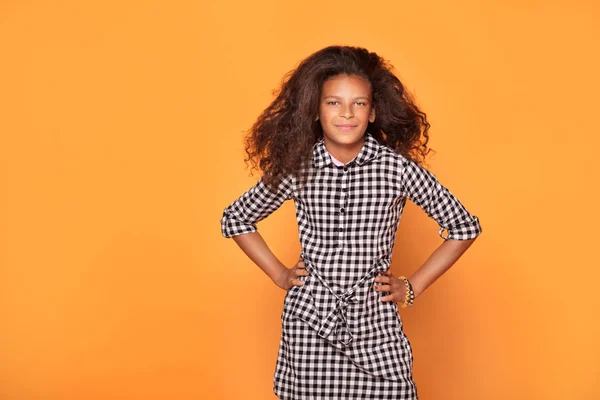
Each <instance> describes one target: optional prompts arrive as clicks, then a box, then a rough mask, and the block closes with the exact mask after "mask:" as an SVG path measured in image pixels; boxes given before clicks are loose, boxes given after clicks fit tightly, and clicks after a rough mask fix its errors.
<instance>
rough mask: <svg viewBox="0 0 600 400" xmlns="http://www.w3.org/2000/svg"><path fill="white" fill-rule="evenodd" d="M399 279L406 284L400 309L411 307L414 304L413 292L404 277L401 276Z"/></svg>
mask: <svg viewBox="0 0 600 400" xmlns="http://www.w3.org/2000/svg"><path fill="white" fill-rule="evenodd" d="M400 279H402V280H403V281H404V283H405V284H406V297H405V298H404V303H403V304H402V308H406V306H412V305H413V303H414V302H415V292H414V291H413V288H412V285H411V284H410V282H409V281H408V279H407V278H406V277H405V276H401V277H400Z"/></svg>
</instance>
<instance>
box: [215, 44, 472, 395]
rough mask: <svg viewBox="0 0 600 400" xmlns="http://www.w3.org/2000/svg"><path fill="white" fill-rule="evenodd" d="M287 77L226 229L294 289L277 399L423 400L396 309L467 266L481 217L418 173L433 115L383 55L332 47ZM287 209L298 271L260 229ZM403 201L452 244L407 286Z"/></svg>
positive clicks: (251, 145) (263, 121)
mask: <svg viewBox="0 0 600 400" xmlns="http://www.w3.org/2000/svg"><path fill="white" fill-rule="evenodd" d="M286 77H287V79H284V82H283V84H282V86H281V88H280V90H279V92H278V93H277V96H276V98H275V100H274V101H273V103H272V104H271V105H270V106H269V107H267V109H266V110H265V111H264V112H263V113H262V115H261V116H260V117H259V118H258V120H257V121H256V123H255V124H254V125H253V126H252V128H251V130H250V132H249V135H248V137H247V142H246V151H247V154H248V158H247V159H246V161H248V160H249V161H251V162H252V165H253V166H254V168H258V169H261V170H262V171H263V174H262V176H261V178H260V179H259V181H258V182H257V183H256V185H254V186H253V187H251V188H250V189H249V190H248V191H246V192H245V193H244V194H243V195H241V196H240V197H239V198H238V199H236V200H235V201H234V202H233V203H231V204H230V205H229V206H228V207H226V208H225V210H224V212H223V217H222V219H221V230H222V234H223V236H224V237H227V238H229V237H233V238H234V240H235V241H236V243H237V244H238V245H239V246H240V248H241V249H242V250H243V251H244V252H245V253H246V254H247V255H248V257H249V258H250V259H251V260H252V261H253V262H255V263H256V264H257V265H258V266H259V267H260V268H261V269H262V270H263V271H264V272H265V273H266V274H267V275H268V276H269V277H270V278H271V279H272V280H273V282H274V283H275V284H276V285H277V286H279V287H280V288H282V289H284V290H286V291H287V293H286V296H285V300H284V306H283V312H282V315H281V321H282V335H281V341H280V346H279V354H278V357H277V363H276V367H275V374H274V386H273V390H274V392H275V394H276V395H277V396H278V397H279V398H280V399H284V400H286V399H322V398H326V399H417V388H416V385H415V382H414V380H413V376H412V367H413V356H412V349H411V345H410V342H409V340H408V338H407V337H406V335H405V334H404V331H403V326H402V319H401V318H400V316H399V314H398V304H397V303H398V302H399V303H401V304H402V307H407V306H411V305H412V304H413V302H414V300H415V299H417V298H418V297H419V295H420V294H421V293H423V291H424V290H425V289H426V288H427V287H428V286H429V285H431V284H432V283H433V282H434V281H435V280H436V279H437V278H439V277H440V276H441V275H442V274H443V273H444V272H445V271H446V270H448V268H450V267H451V266H452V265H453V264H454V263H455V262H456V261H457V260H458V258H459V257H460V256H461V255H462V254H463V253H464V252H465V251H466V250H467V248H469V246H471V244H472V243H473V240H474V239H475V238H476V237H477V236H478V235H479V234H480V233H481V231H482V230H481V225H480V223H479V219H478V218H477V217H476V216H474V215H472V214H470V213H469V212H468V211H467V209H466V208H465V207H464V206H463V205H462V204H461V203H460V202H459V201H458V200H457V198H456V197H455V196H454V195H453V194H452V193H451V192H450V191H449V190H448V189H447V188H446V187H445V186H443V185H442V184H440V183H439V182H438V180H437V179H436V176H435V175H434V174H433V173H431V172H430V171H428V170H427V169H425V168H424V167H422V166H421V165H420V164H421V163H422V161H423V159H424V157H425V156H426V155H427V154H428V152H429V151H430V149H428V148H427V141H428V139H429V137H428V133H427V131H428V129H429V123H428V122H427V119H426V114H425V113H423V112H421V111H420V110H419V109H418V108H417V107H416V106H415V104H414V102H413V100H412V97H411V96H410V95H409V93H407V92H406V91H405V89H404V86H403V84H402V83H401V82H400V80H399V79H398V78H397V77H396V76H395V75H394V74H393V72H392V66H391V65H390V64H389V63H387V62H386V61H385V60H383V59H382V58H381V57H380V56H378V55H377V54H375V53H372V52H369V51H367V50H366V49H363V48H357V47H348V46H331V47H327V48H324V49H322V50H320V51H317V52H316V53H314V54H312V55H311V56H309V57H308V58H306V59H305V60H304V61H302V62H301V63H300V65H299V66H298V68H297V69H296V70H295V71H292V72H291V73H289V74H288V75H287V76H286ZM289 199H293V200H294V203H295V205H296V216H297V222H298V231H299V237H300V244H301V248H302V252H301V254H300V261H299V262H298V263H297V264H296V265H294V266H293V267H292V268H287V267H286V266H285V265H283V264H282V263H281V262H280V261H279V260H278V259H277V258H276V257H275V255H274V254H273V253H272V252H271V251H270V250H269V248H268V246H267V244H266V243H265V242H264V240H263V238H262V237H261V235H260V234H259V233H258V231H257V228H256V223H257V222H259V221H261V220H262V219H264V218H266V217H267V216H269V215H270V214H271V213H273V212H274V211H275V210H277V209H278V208H279V207H280V206H281V205H282V203H283V202H284V201H286V200H289ZM407 199H410V200H411V201H412V202H414V203H415V204H417V205H418V206H419V207H421V208H422V209H423V210H424V211H425V212H426V213H427V215H428V216H429V217H431V218H433V219H435V221H436V222H437V223H438V224H439V226H440V230H439V235H440V236H441V237H442V238H443V239H444V242H443V243H442V244H441V245H440V246H439V248H438V249H436V251H435V252H434V253H433V254H432V255H431V257H429V258H428V259H427V261H426V262H425V263H424V264H423V265H422V266H421V267H420V268H419V269H418V270H417V271H416V272H415V273H414V274H413V275H412V276H411V277H410V278H408V279H407V278H406V277H404V276H400V277H397V276H394V275H393V274H391V273H390V272H389V267H390V263H391V256H392V250H393V247H394V239H395V234H396V231H397V227H398V223H399V222H400V217H401V215H402V210H403V209H404V205H405V204H406V200H407ZM444 230H447V232H448V234H447V236H443V232H444Z"/></svg>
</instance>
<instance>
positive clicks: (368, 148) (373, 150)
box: [313, 132, 380, 168]
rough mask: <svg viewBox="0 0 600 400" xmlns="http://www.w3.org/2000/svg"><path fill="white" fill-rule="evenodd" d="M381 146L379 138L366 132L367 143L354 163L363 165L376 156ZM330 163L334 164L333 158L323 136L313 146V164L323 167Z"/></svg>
mask: <svg viewBox="0 0 600 400" xmlns="http://www.w3.org/2000/svg"><path fill="white" fill-rule="evenodd" d="M379 146H380V145H379V142H378V141H377V139H375V138H374V137H373V135H371V134H370V133H368V132H366V133H365V143H364V144H363V147H362V149H361V150H360V152H359V153H358V155H357V156H356V157H355V158H354V160H353V161H352V163H356V164H358V165H363V164H365V163H367V162H368V161H370V160H371V159H373V158H375V156H376V155H377V153H378V152H379ZM330 164H333V160H332V159H331V157H330V155H329V153H328V152H327V149H326V148H325V140H324V139H323V138H321V139H320V140H319V141H318V142H317V143H315V145H314V148H313V165H314V167H315V168H323V167H325V166H327V165H330ZM334 165H335V164H334Z"/></svg>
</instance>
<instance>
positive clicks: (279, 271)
mask: <svg viewBox="0 0 600 400" xmlns="http://www.w3.org/2000/svg"><path fill="white" fill-rule="evenodd" d="M233 240H235V242H236V243H237V245H238V246H240V248H241V249H242V251H243V252H244V253H246V255H247V256H248V258H250V259H251V260H252V261H254V263H255V264H256V265H258V266H259V268H260V269H262V270H263V272H264V273H265V274H267V276H268V277H269V278H271V280H272V281H273V282H274V283H275V284H276V285H277V286H279V287H280V288H282V289H284V290H287V289H289V288H291V287H292V286H302V285H303V284H304V282H303V281H301V280H299V279H297V278H298V276H306V275H308V272H307V271H306V269H305V268H304V263H303V262H299V263H297V264H296V265H295V266H294V267H293V268H291V269H289V268H287V267H286V266H285V265H283V264H282V263H281V261H279V260H278V259H277V257H275V255H274V254H273V253H272V252H271V249H269V246H267V243H266V242H265V241H264V240H263V237H262V236H261V235H260V233H258V232H251V233H247V234H243V235H237V236H234V237H233Z"/></svg>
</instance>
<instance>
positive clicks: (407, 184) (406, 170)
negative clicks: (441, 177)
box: [401, 159, 482, 240]
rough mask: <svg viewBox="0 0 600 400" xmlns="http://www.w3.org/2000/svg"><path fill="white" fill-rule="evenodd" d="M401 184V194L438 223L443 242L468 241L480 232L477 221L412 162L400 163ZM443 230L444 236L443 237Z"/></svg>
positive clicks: (450, 193) (430, 173)
mask: <svg viewBox="0 0 600 400" xmlns="http://www.w3.org/2000/svg"><path fill="white" fill-rule="evenodd" d="M401 184H402V193H403V195H404V196H405V197H407V198H408V199H410V200H411V201H412V202H413V203H415V204H416V205H418V206H419V207H421V208H422V209H423V211H425V212H426V213H427V215H428V216H429V217H431V218H433V219H434V220H435V221H436V222H437V223H438V225H439V226H440V230H439V232H438V234H439V235H440V236H441V237H442V239H444V240H448V239H454V240H468V239H473V238H475V237H477V236H479V234H480V233H481V232H482V229H481V225H480V223H479V218H478V217H477V216H475V215H472V214H470V213H469V212H468V211H467V209H466V208H465V206H463V205H462V204H461V202H460V201H459V200H458V199H457V198H456V197H455V196H454V195H453V194H452V192H450V190H448V188H446V187H445V186H443V185H442V184H441V183H440V182H439V181H438V180H437V178H436V176H435V175H434V174H433V173H432V172H431V171H429V170H427V169H425V168H423V167H422V166H421V165H419V164H417V163H416V162H415V161H412V160H409V159H405V160H404V161H403V169H402V174H401ZM444 229H445V230H447V231H448V235H447V236H444V235H443V232H444Z"/></svg>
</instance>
